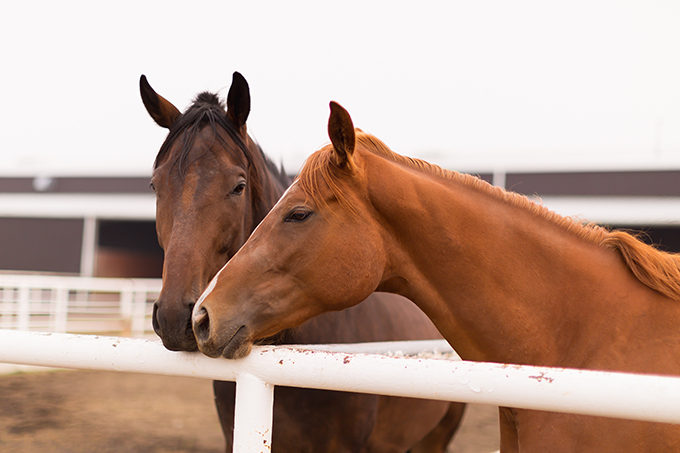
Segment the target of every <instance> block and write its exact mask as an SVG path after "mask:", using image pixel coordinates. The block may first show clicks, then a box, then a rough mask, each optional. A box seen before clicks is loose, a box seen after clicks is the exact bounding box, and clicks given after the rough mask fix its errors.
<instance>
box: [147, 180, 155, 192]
mask: <svg viewBox="0 0 680 453" xmlns="http://www.w3.org/2000/svg"><path fill="white" fill-rule="evenodd" d="M149 188H150V189H151V190H153V191H154V193H156V185H155V184H154V183H153V181H152V182H150V183H149Z"/></svg>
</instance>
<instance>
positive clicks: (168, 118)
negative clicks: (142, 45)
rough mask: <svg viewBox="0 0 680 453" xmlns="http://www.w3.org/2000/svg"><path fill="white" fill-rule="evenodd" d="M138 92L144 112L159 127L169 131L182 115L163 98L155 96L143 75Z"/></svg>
mask: <svg viewBox="0 0 680 453" xmlns="http://www.w3.org/2000/svg"><path fill="white" fill-rule="evenodd" d="M139 92H140V93H141V95H142V102H143V103H144V107H146V111H147V112H149V115H151V118H153V120H154V121H155V122H156V124H158V125H159V126H161V127H164V128H166V129H170V128H171V127H172V125H173V124H175V121H177V118H179V117H180V116H181V115H182V114H181V113H180V111H179V110H177V107H175V106H174V105H172V104H171V103H170V102H169V101H167V100H166V99H165V98H164V97H163V96H160V95H159V94H156V92H155V91H154V90H153V88H151V85H149V82H147V81H146V76H145V75H143V74H142V76H141V77H140V78H139Z"/></svg>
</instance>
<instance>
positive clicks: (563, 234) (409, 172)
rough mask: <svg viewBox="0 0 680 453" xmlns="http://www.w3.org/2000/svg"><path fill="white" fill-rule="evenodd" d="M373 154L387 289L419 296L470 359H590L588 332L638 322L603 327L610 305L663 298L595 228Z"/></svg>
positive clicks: (461, 178)
mask: <svg viewBox="0 0 680 453" xmlns="http://www.w3.org/2000/svg"><path fill="white" fill-rule="evenodd" d="M363 158H364V159H365V161H366V165H365V166H364V168H365V169H366V170H365V171H366V172H367V173H366V177H367V178H368V190H369V198H370V200H371V203H372V205H373V207H374V209H375V212H376V216H377V222H378V223H379V224H380V225H389V228H386V229H385V230H384V233H383V234H384V236H385V244H386V250H387V255H388V261H387V262H388V265H387V268H386V271H385V275H384V276H383V281H382V283H381V286H380V287H379V290H383V291H390V292H396V293H399V294H402V295H404V296H406V297H408V298H409V299H411V300H412V301H414V302H415V303H416V304H418V305H419V306H420V308H421V309H423V311H425V313H426V314H427V315H428V316H429V317H430V318H431V319H432V320H433V321H434V322H435V324H436V325H437V327H438V328H439V330H440V331H441V332H442V333H443V334H444V336H445V337H446V338H447V339H449V341H450V342H451V344H452V346H453V347H454V348H455V349H456V350H457V351H458V352H459V354H460V355H461V357H463V358H464V359H471V360H482V361H498V362H506V363H531V364H541V365H555V364H560V365H562V366H571V365H573V366H579V365H580V366H583V365H586V366H587V364H584V362H583V361H584V360H587V357H588V354H590V351H589V350H588V348H589V346H588V345H585V344H582V343H583V342H584V338H583V335H586V336H588V339H589V341H593V340H597V338H596V337H598V336H599V339H600V340H601V341H612V339H611V338H608V337H607V335H609V334H611V333H612V332H614V331H616V332H618V333H621V334H623V333H625V332H624V331H625V330H626V329H628V328H629V326H626V325H620V326H613V327H611V328H610V329H605V330H604V331H603V329H602V328H601V326H602V324H604V323H612V322H616V321H613V320H610V319H609V318H610V317H611V313H612V312H614V311H617V312H621V311H624V312H625V311H628V313H630V314H632V313H640V312H643V311H644V310H645V309H646V307H647V306H648V304H649V303H652V302H651V301H657V302H658V301H659V300H660V299H664V298H665V297H664V296H663V295H661V294H660V293H659V292H657V291H654V290H652V289H650V288H649V286H646V285H644V284H642V283H641V281H640V280H639V279H638V278H636V276H635V275H634V274H633V272H631V269H630V267H628V265H627V264H626V263H625V262H624V260H623V259H622V256H621V254H620V253H618V252H617V251H615V250H613V249H612V248H615V247H611V248H610V247H608V246H606V245H603V244H602V243H601V242H598V241H595V240H593V238H590V237H589V236H590V235H591V234H595V233H598V232H597V231H595V232H592V233H591V232H589V231H586V230H588V228H587V227H583V226H581V225H578V224H576V223H575V222H574V221H572V220H570V219H564V218H560V217H558V216H556V215H554V214H552V213H548V212H547V210H545V209H544V208H542V207H540V206H537V205H534V204H533V203H531V202H529V201H528V200H524V201H522V200H519V199H518V200H512V199H511V198H518V197H519V196H518V195H513V194H508V193H505V192H504V191H501V190H500V189H497V188H492V187H490V186H488V184H486V183H484V182H481V181H474V180H473V178H472V177H469V176H467V175H459V174H453V173H452V174H451V175H447V174H445V175H444V176H441V175H440V176H433V175H432V174H431V173H429V172H427V171H420V170H416V171H414V168H413V166H410V165H405V164H403V163H396V162H392V161H389V160H385V159H384V158H382V157H378V156H376V155H372V154H365V155H364V157H363ZM369 161H370V162H369ZM395 193H398V194H399V201H398V202H397V203H395V201H394V200H395V199H394V196H395ZM581 230H584V231H581ZM602 234H607V232H606V231H605V230H602ZM645 247H647V246H645ZM654 252H655V253H656V251H654ZM673 302H675V301H673ZM678 304H680V302H678ZM584 312H585V313H588V314H587V315H585V316H584ZM598 328H599V329H598Z"/></svg>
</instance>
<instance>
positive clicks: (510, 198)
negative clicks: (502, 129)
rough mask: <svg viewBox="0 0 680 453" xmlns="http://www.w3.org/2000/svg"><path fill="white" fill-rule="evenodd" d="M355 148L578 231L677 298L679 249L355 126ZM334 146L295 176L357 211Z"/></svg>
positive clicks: (314, 193) (309, 190) (310, 189)
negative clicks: (417, 155)
mask: <svg viewBox="0 0 680 453" xmlns="http://www.w3.org/2000/svg"><path fill="white" fill-rule="evenodd" d="M356 147H357V148H358V147H362V148H363V149H365V150H367V151H369V152H371V153H373V154H375V155H377V156H381V157H383V158H385V159H387V160H390V161H392V162H395V163H397V164H400V165H404V166H407V167H410V168H414V169H416V170H418V171H420V172H423V173H426V174H429V175H432V176H433V177H435V178H440V179H442V180H449V181H456V182H459V183H461V184H465V185H467V186H468V187H471V188H473V189H475V190H480V191H483V192H485V193H487V194H489V195H490V196H493V197H496V198H497V199H500V200H502V201H504V202H506V203H509V204H512V205H514V206H517V207H519V208H522V209H525V210H527V211H529V212H530V213H532V214H533V215H537V216H540V217H542V218H544V219H546V220H548V221H550V222H553V223H555V224H557V225H558V226H559V227H561V228H563V229H565V230H566V231H568V232H570V233H572V234H574V235H576V236H577V237H579V238H581V239H582V240H585V241H588V242H591V243H594V244H597V245H599V246H600V247H604V248H607V249H611V250H615V251H617V252H618V253H619V254H620V256H621V257H622V258H623V260H624V262H625V264H626V266H627V267H628V268H629V269H630V270H631V272H632V273H633V274H634V275H635V277H637V279H638V280H640V282H642V283H643V284H645V285H647V286H648V287H649V288H651V289H653V290H655V291H657V292H659V293H661V294H663V295H664V296H667V297H669V298H671V299H675V300H680V254H676V253H667V252H663V251H661V250H659V249H657V248H655V247H654V246H651V245H648V244H645V243H644V242H642V241H641V240H640V239H639V237H638V236H635V235H633V234H630V233H628V232H626V231H622V230H612V229H609V228H605V227H603V226H600V225H597V224H594V223H590V222H584V221H582V220H581V219H579V218H578V217H564V216H561V215H559V214H557V213H555V212H553V211H550V210H549V209H548V208H547V207H545V206H543V205H541V204H538V203H536V202H533V201H531V200H530V199H528V198H527V197H526V196H524V195H521V194H518V193H515V192H512V191H508V190H505V189H503V188H500V187H496V186H493V185H491V184H489V183H488V182H486V181H484V180H483V179H481V178H479V177H476V176H473V175H469V174H464V173H458V172H455V171H450V170H445V169H443V168H441V167H439V166H437V165H434V164H431V163H429V162H425V161H423V160H420V159H414V158H410V157H406V156H402V155H400V154H397V153H395V152H394V151H392V150H391V149H389V148H388V147H387V145H385V143H383V142H382V141H381V140H379V139H378V138H376V137H374V136H372V135H370V134H367V133H365V132H363V131H361V130H360V129H356ZM332 152H333V147H332V145H330V144H329V145H327V146H325V147H323V148H321V149H320V150H319V151H317V152H316V153H314V154H312V155H311V156H310V157H309V159H308V160H307V162H306V163H305V165H304V167H303V168H302V170H301V171H300V174H299V175H298V184H299V185H300V187H301V188H302V190H303V191H304V192H305V193H306V194H307V196H309V197H310V198H312V199H313V200H314V201H315V202H316V203H317V204H319V203H320V204H323V203H324V202H323V200H321V199H320V197H319V184H320V179H319V178H321V180H323V182H324V183H325V184H326V185H327V186H328V187H329V188H330V190H331V192H332V193H333V195H334V196H335V198H336V199H337V200H338V202H339V204H340V205H341V206H342V207H343V208H344V209H347V210H349V211H350V212H355V211H354V210H353V208H352V206H351V203H350V202H349V200H348V199H347V198H346V197H345V196H344V195H343V193H342V190H341V189H340V187H339V185H338V184H337V178H338V172H343V171H345V172H347V171H352V169H350V170H342V169H340V168H338V167H337V166H336V165H335V161H334V159H333V158H332Z"/></svg>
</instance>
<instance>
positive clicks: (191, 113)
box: [153, 91, 290, 200]
mask: <svg viewBox="0 0 680 453" xmlns="http://www.w3.org/2000/svg"><path fill="white" fill-rule="evenodd" d="M206 126H209V127H210V128H211V129H212V131H213V134H214V137H216V138H218V139H219V140H220V141H221V142H222V144H225V143H224V139H223V138H222V137H221V136H220V134H218V133H217V128H218V127H219V128H222V129H223V130H224V131H225V132H226V133H227V135H229V137H230V138H231V139H232V140H233V141H234V143H236V145H237V146H238V149H239V150H240V151H241V154H239V153H238V152H236V150H235V149H233V148H232V147H229V146H225V148H226V149H227V150H228V151H229V152H230V153H231V155H232V156H233V157H235V158H236V159H238V160H239V161H241V163H242V164H243V165H244V166H245V167H246V168H248V172H249V174H250V180H251V181H250V182H249V184H250V186H251V190H252V194H253V198H254V199H255V200H258V199H260V197H261V194H262V190H263V189H262V186H263V179H264V174H263V172H264V171H268V172H269V173H270V174H271V176H272V177H274V178H275V179H277V180H279V181H280V182H281V183H283V184H284V186H285V187H287V186H288V185H290V180H289V178H288V176H287V175H286V174H285V172H284V170H283V166H282V167H281V168H280V169H279V168H277V167H276V165H275V164H274V163H273V162H272V161H271V159H269V157H268V156H267V155H266V154H265V153H264V151H262V148H261V147H260V145H258V144H255V147H256V152H258V153H259V154H260V156H261V157H262V159H263V160H264V163H265V168H259V167H260V166H259V165H258V160H257V159H255V156H254V154H253V150H251V148H249V147H248V145H247V144H246V143H245V142H244V141H243V139H242V138H241V135H240V134H239V132H238V131H237V130H236V127H235V126H234V125H233V124H232V122H231V121H230V120H229V119H228V118H227V113H226V110H225V105H224V102H223V101H222V100H220V98H219V96H217V94H215V93H210V92H207V91H205V92H202V93H199V94H198V95H197V96H196V98H195V99H194V101H193V103H192V104H191V105H190V106H189V107H188V108H187V109H186V111H185V112H184V113H183V114H182V115H181V116H180V118H179V119H178V120H177V121H176V122H175V124H173V126H172V128H171V129H170V132H169V133H168V136H167V137H166V138H165V141H164V142H163V144H162V145H161V149H160V150H159V151H158V154H157V155H156V159H155V161H154V165H153V168H154V169H156V168H158V166H159V165H160V164H161V163H162V162H163V161H165V159H169V158H170V157H172V158H173V159H174V161H173V163H172V165H173V166H177V168H178V171H179V175H180V177H181V178H184V177H185V176H186V172H187V169H188V168H189V166H190V165H191V164H192V163H193V162H194V161H195V160H198V159H200V158H201V157H202V156H203V154H201V155H200V156H198V157H196V158H195V159H194V160H193V161H189V154H190V152H191V150H192V147H193V144H194V141H195V140H196V136H197V135H198V133H199V132H200V131H201V130H202V129H203V127H206ZM180 137H182V138H181V140H182V143H181V146H180V148H179V151H177V152H176V153H175V155H174V156H170V154H171V150H172V146H173V144H174V143H175V142H176V141H177V140H178V139H179V138H180ZM205 152H208V150H207V149H206V150H205ZM204 154H205V153H204Z"/></svg>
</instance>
